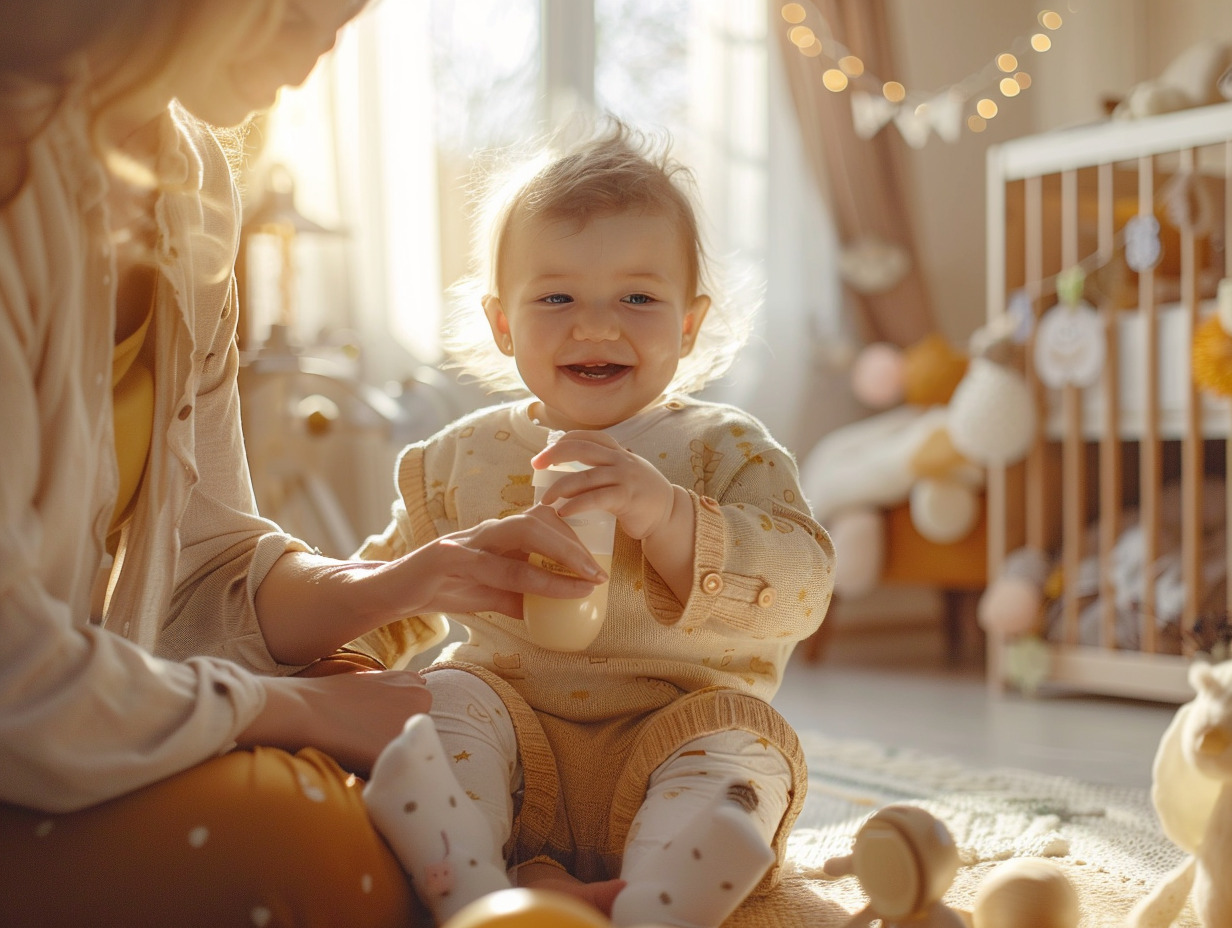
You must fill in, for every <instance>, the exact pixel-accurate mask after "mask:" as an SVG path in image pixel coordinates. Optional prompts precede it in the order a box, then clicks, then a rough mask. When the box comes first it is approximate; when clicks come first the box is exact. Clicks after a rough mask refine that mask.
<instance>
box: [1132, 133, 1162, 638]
mask: <svg viewBox="0 0 1232 928" xmlns="http://www.w3.org/2000/svg"><path fill="white" fill-rule="evenodd" d="M1154 202H1155V159H1154V158H1153V157H1152V156H1150V155H1146V156H1144V157H1142V158H1139V159H1138V215H1140V216H1151V215H1154V211H1155V210H1154ZM1138 312H1140V313H1141V314H1142V318H1143V328H1144V331H1145V335H1146V337H1145V338H1143V340H1142V344H1143V354H1144V357H1143V358H1142V359H1141V360H1142V390H1143V398H1142V411H1143V422H1142V438H1141V442H1140V445H1139V449H1138V454H1139V466H1138V498H1139V502H1138V506H1139V518H1140V520H1141V525H1142V541H1143V563H1144V564H1154V563H1155V562H1156V561H1157V560H1159V485H1160V466H1161V462H1160V447H1159V347H1158V341H1159V313H1158V308H1157V307H1156V305H1155V269H1154V268H1148V269H1146V270H1144V271H1139V273H1138ZM1141 637H1142V646H1141V650H1142V651H1144V652H1146V653H1151V654H1153V653H1155V652H1156V651H1157V650H1158V644H1157V636H1156V623H1155V572H1154V571H1152V570H1144V571H1143V572H1142V628H1141Z"/></svg>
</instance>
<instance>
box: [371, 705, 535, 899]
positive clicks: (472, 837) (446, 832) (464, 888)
mask: <svg viewBox="0 0 1232 928" xmlns="http://www.w3.org/2000/svg"><path fill="white" fill-rule="evenodd" d="M364 802H365V804H366V805H367V807H368V814H369V816H370V817H371V818H372V821H373V822H374V823H375V824H376V827H377V830H378V831H380V833H381V834H382V835H383V836H384V837H385V840H386V841H388V842H389V845H390V847H392V848H393V849H394V853H395V854H397V855H398V860H400V861H401V862H402V866H403V868H404V869H405V870H406V872H407V873H409V874H410V876H411V880H412V882H413V883H414V886H415V891H416V893H417V894H418V895H419V898H420V899H421V900H422V901H423V903H424V904H425V905H427V906H428V908H430V909H431V910H432V914H433V915H434V916H435V917H436V920H437V923H438V924H439V923H441V922H444V921H446V920H447V919H449V917H450V916H452V915H453V914H454V913H455V912H457V911H458V910H459V909H461V908H462V907H463V906H465V905H467V904H468V903H470V902H473V901H474V900H476V899H478V898H479V897H481V896H484V895H487V894H488V893H491V892H496V891H497V890H500V889H508V888H509V887H510V886H511V885H512V884H511V883H510V882H509V877H508V876H507V875H506V873H505V864H504V860H503V859H502V858H501V856H500V849H499V848H497V847H496V846H495V843H494V841H493V837H492V827H491V825H489V823H488V822H487V821H486V820H485V819H484V816H483V815H482V813H481V812H480V811H479V809H478V808H476V806H475V804H474V802H472V801H471V799H470V798H469V797H468V796H467V794H466V792H465V791H464V790H463V789H462V787H461V786H460V785H459V784H458V781H457V778H456V777H454V775H453V770H451V769H450V764H449V762H448V759H447V757H446V754H445V749H444V747H443V746H442V745H441V740H440V737H439V736H438V735H437V732H436V726H435V725H433V723H432V719H431V718H430V717H428V716H427V715H416V716H412V717H411V719H410V720H409V721H408V722H407V723H406V726H405V727H404V728H403V730H402V733H401V734H400V735H399V736H398V737H397V738H395V739H394V740H393V741H391V742H390V744H389V746H388V747H386V748H385V750H384V751H382V752H381V756H380V757H379V758H377V762H376V764H374V765H373V768H372V776H371V777H370V778H369V780H368V783H367V785H366V786H365V787H364Z"/></svg>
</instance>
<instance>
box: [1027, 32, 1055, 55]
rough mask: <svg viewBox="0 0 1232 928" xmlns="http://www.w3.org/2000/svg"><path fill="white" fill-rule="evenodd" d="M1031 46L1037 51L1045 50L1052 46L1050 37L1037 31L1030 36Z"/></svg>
mask: <svg viewBox="0 0 1232 928" xmlns="http://www.w3.org/2000/svg"><path fill="white" fill-rule="evenodd" d="M1031 47H1032V48H1033V49H1035V50H1036V51H1037V52H1046V51H1048V49H1050V48H1052V39H1050V38H1048V36H1046V35H1044V33H1042V32H1037V33H1035V35H1033V36H1031Z"/></svg>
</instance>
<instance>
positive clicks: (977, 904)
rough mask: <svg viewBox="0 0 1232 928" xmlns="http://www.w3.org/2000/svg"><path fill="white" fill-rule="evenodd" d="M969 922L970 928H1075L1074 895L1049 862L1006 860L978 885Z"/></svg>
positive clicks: (1075, 901)
mask: <svg viewBox="0 0 1232 928" xmlns="http://www.w3.org/2000/svg"><path fill="white" fill-rule="evenodd" d="M971 918H972V925H973V928H1078V894H1077V893H1076V892H1075V891H1074V887H1073V885H1072V884H1071V883H1070V881H1069V880H1068V879H1066V877H1065V874H1064V872H1062V870H1061V868H1060V867H1058V866H1057V865H1056V864H1054V863H1053V862H1052V861H1050V860H1044V859H1043V858H1040V857H1022V858H1017V859H1015V860H1007V861H1005V863H1003V864H999V865H998V866H997V868H996V869H995V870H993V872H992V873H990V874H989V875H988V876H987V877H985V878H984V880H983V882H981V883H980V887H979V889H977V890H976V893H975V901H974V902H973V904H972V907H971Z"/></svg>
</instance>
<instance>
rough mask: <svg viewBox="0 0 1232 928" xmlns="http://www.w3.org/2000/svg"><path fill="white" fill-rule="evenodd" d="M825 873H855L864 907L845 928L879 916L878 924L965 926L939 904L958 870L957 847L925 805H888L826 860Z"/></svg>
mask: <svg viewBox="0 0 1232 928" xmlns="http://www.w3.org/2000/svg"><path fill="white" fill-rule="evenodd" d="M824 869H825V872H826V874H827V875H828V876H834V877H838V876H846V875H848V874H855V877H856V879H858V880H859V881H860V885H861V887H863V889H864V892H865V893H867V894H868V900H869V901H868V905H867V906H865V907H864V908H863V909H862V910H860V911H859V912H857V913H856V914H855V915H854V916H852V918H851V919H850V920H849V921H848V922H847V923H846V925H844V928H863V926H866V925H870V924H871V923H872V922H873V921H875V920H877V919H880V920H881V925H882V928H966V922H965V921H964V920H963V918H962V917H961V916H960V915H959V914H958V913H957V912H955V911H954V910H953V909H951V908H950V907H949V906H947V905H944V904H943V903H942V902H941V897H942V896H944V895H945V892H946V890H948V889H949V888H950V884H951V883H952V882H953V881H954V874H956V873H957V872H958V847H957V846H956V845H955V844H954V839H953V837H951V835H950V832H949V829H947V828H946V827H945V825H943V824H942V823H941V822H940V821H939V820H937V819H936V818H934V817H933V816H932V815H930V814H929V813H928V812H925V811H924V810H923V809H918V808H916V807H915V806H902V805H891V806H885V807H884V808H882V809H880V810H878V811H877V812H874V813H873V814H872V815H871V816H869V818H868V819H867V820H866V821H865V822H864V824H863V825H861V826H860V830H859V831H858V832H856V837H855V841H854V842H853V844H852V849H851V853H850V854H848V855H847V856H846V857H835V858H832V859H830V860H828V861H826V863H825V867H824Z"/></svg>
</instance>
